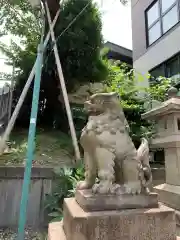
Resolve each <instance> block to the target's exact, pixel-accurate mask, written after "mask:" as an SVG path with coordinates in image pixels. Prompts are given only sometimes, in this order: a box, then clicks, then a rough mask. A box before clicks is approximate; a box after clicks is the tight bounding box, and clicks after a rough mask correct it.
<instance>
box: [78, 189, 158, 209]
mask: <svg viewBox="0 0 180 240" xmlns="http://www.w3.org/2000/svg"><path fill="white" fill-rule="evenodd" d="M75 199H76V201H77V203H78V204H79V205H80V206H81V207H82V208H83V209H84V210H85V211H90V212H92V211H109V210H124V209H140V208H156V207H158V195H157V193H150V194H148V195H141V194H140V195H130V194H122V195H111V194H110V195H96V194H95V195H94V194H92V191H91V190H77V191H76V195H75Z"/></svg>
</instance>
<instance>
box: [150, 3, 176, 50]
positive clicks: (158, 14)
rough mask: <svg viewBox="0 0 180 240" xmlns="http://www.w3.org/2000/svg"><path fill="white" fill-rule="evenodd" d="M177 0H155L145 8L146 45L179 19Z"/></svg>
mask: <svg viewBox="0 0 180 240" xmlns="http://www.w3.org/2000/svg"><path fill="white" fill-rule="evenodd" d="M178 1H180V0H157V1H156V2H155V3H154V4H153V5H152V6H150V8H148V10H146V21H147V26H146V28H147V29H146V31H147V45H148V46H149V45H151V44H152V43H154V42H155V41H156V40H157V39H159V38H160V37H161V36H162V35H163V34H164V33H166V32H167V31H168V30H169V29H171V28H172V27H173V26H174V25H175V24H176V23H177V22H178V21H179V9H178Z"/></svg>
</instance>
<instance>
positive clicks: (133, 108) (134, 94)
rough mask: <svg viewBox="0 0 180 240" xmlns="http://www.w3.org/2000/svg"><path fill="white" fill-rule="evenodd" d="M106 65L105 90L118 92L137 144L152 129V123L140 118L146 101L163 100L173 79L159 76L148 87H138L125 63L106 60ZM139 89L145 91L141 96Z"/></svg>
mask: <svg viewBox="0 0 180 240" xmlns="http://www.w3.org/2000/svg"><path fill="white" fill-rule="evenodd" d="M107 65H108V69H109V76H108V78H107V81H106V85H107V88H106V91H114V92H117V93H118V94H119V96H120V99H121V100H120V101H121V105H122V107H123V109H124V112H125V115H126V118H127V120H128V122H129V125H130V134H131V136H132V138H133V141H134V143H135V145H136V146H138V145H139V143H140V138H141V137H146V138H151V136H152V133H153V131H154V125H153V124H149V123H148V122H147V121H144V120H142V118H141V114H143V113H144V112H145V111H146V110H145V105H147V104H146V103H147V102H149V103H151V101H152V100H157V101H161V102H162V101H164V100H165V99H166V93H167V90H168V89H169V88H170V86H172V84H173V81H172V80H171V79H166V78H162V77H160V78H158V79H157V82H154V83H153V84H151V85H150V86H149V87H148V88H144V89H142V88H141V89H140V88H139V86H138V85H137V79H135V77H134V76H135V74H134V70H130V71H129V69H128V66H127V65H126V64H124V63H119V62H118V61H116V62H112V61H107ZM149 77H150V76H149ZM140 90H143V91H144V92H145V93H146V94H145V96H144V97H143V98H142V97H140V95H139V94H138V93H139V91H140Z"/></svg>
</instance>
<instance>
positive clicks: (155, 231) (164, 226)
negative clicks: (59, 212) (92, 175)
mask: <svg viewBox="0 0 180 240" xmlns="http://www.w3.org/2000/svg"><path fill="white" fill-rule="evenodd" d="M63 214H64V219H63V223H51V224H50V225H49V240H176V239H177V238H176V222H175V214H174V211H173V210H172V209H170V208H168V207H165V206H159V207H157V208H151V209H132V210H121V211H120V210H113V211H93V212H88V211H84V210H83V209H82V208H81V207H80V206H79V204H78V203H77V202H76V200H75V199H74V198H69V199H65V201H64V213H63Z"/></svg>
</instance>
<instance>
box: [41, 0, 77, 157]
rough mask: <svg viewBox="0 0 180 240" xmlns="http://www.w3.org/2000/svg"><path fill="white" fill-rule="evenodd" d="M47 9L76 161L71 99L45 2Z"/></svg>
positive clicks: (47, 9) (48, 13)
mask: <svg viewBox="0 0 180 240" xmlns="http://www.w3.org/2000/svg"><path fill="white" fill-rule="evenodd" d="M45 8H46V12H47V19H48V23H49V28H50V34H51V39H52V41H53V43H54V46H53V50H54V55H55V60H56V65H57V71H58V75H59V80H60V84H61V89H62V94H63V98H64V103H65V107H66V112H67V117H68V121H69V127H70V132H71V137H72V141H73V146H74V150H75V156H76V160H80V158H81V156H80V151H79V146H78V141H77V137H76V131H75V127H74V123H73V118H72V113H71V108H70V105H69V99H68V94H67V90H66V85H65V81H64V76H63V71H62V67H61V62H60V58H59V54H58V49H57V44H56V39H55V35H54V31H53V28H52V22H51V15H50V11H49V7H48V4H47V2H46V1H45Z"/></svg>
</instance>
